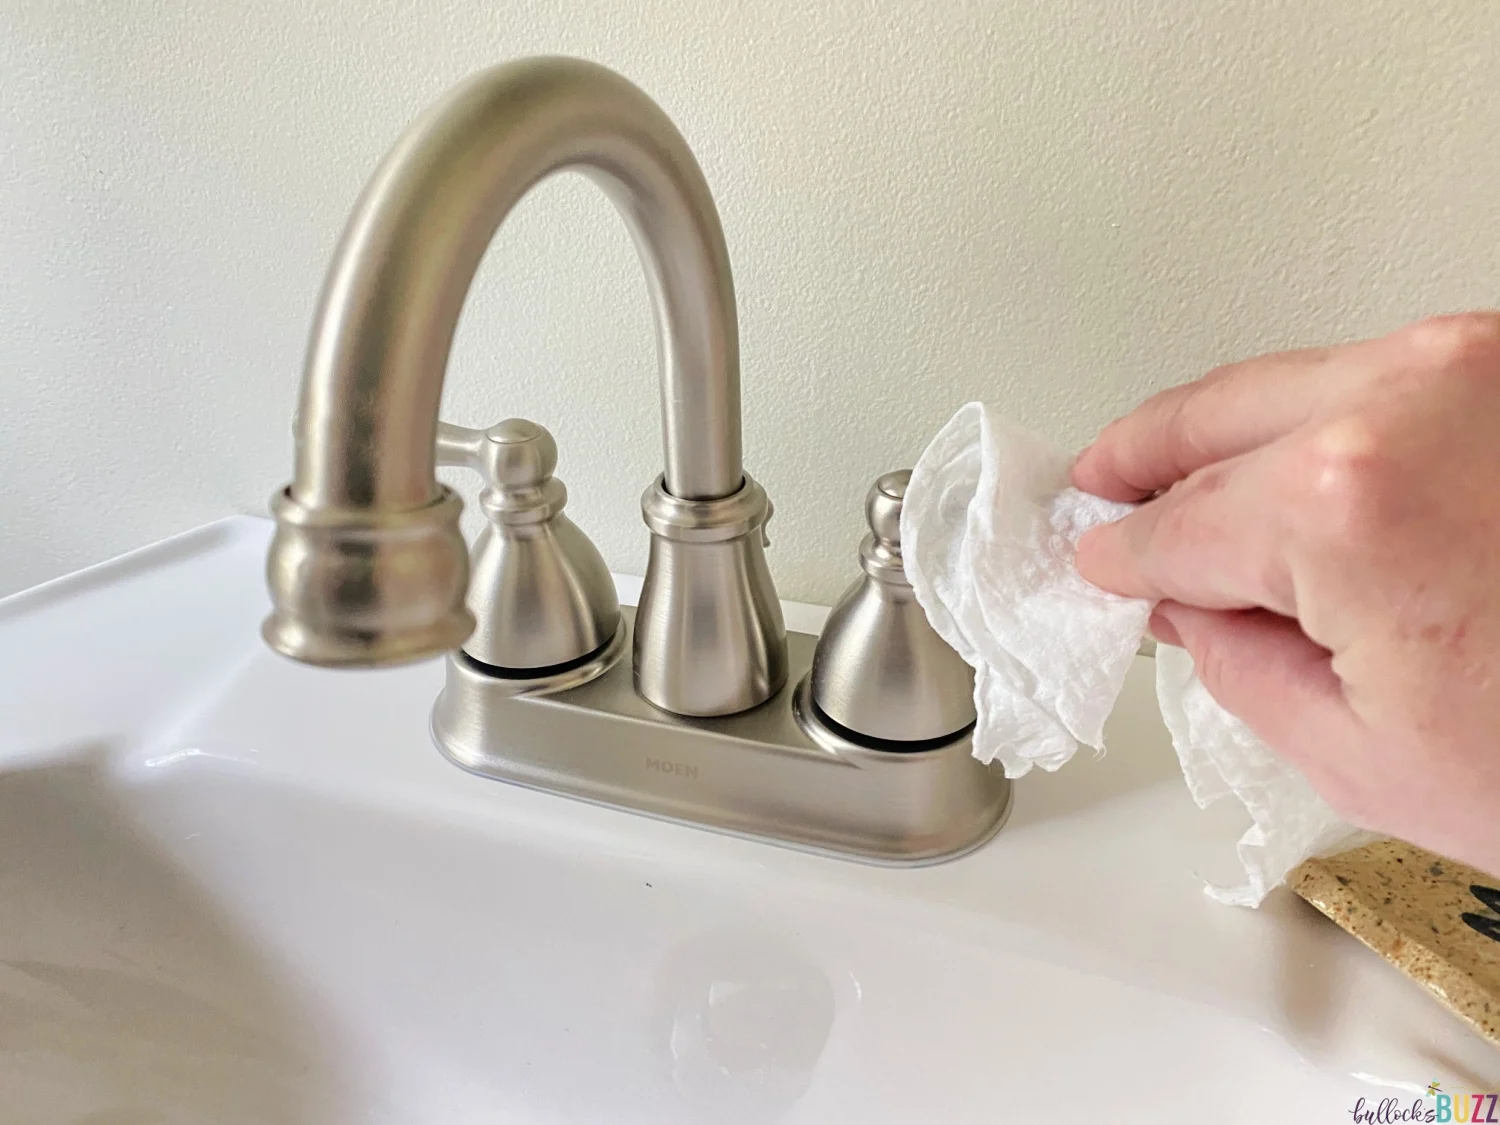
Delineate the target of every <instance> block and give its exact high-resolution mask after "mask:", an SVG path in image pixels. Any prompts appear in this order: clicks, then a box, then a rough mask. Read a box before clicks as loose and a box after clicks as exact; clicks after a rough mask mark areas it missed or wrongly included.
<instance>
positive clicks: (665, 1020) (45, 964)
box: [0, 518, 1500, 1125]
mask: <svg viewBox="0 0 1500 1125" xmlns="http://www.w3.org/2000/svg"><path fill="white" fill-rule="evenodd" d="M269 527H270V525H269V524H267V523H265V522H263V521H259V520H253V519H248V518H242V519H234V520H228V521H224V522H221V523H218V524H214V525H211V526H209V527H206V528H202V529H199V530H198V531H195V532H192V533H190V534H188V535H185V536H182V537H179V538H177V539H174V540H170V541H168V542H166V543H162V544H159V545H157V546H155V547H152V548H150V549H148V550H146V551H143V552H140V553H137V554H135V555H132V556H127V557H126V558H124V559H121V560H117V561H116V562H113V563H110V564H107V565H105V566H102V567H98V568H95V569H93V570H90V571H86V572H83V573H81V574H78V575H75V576H72V577H70V578H67V579H63V580H61V581H59V582H56V583H52V584H49V585H47V586H44V587H40V588H38V589H36V590H32V591H29V592H27V593H24V594H21V595H18V596H16V597H13V598H10V599H7V600H5V601H0V1121H3V1122H4V1123H5V1125H11V1123H24V1125H32V1123H52V1122H59V1123H61V1122H70V1123H71V1122H90V1123H95V1125H103V1123H106V1122H107V1123H110V1125H127V1123H128V1125H144V1123H147V1122H152V1123H157V1122H164V1123H173V1125H175V1123H178V1122H184V1123H187V1122H191V1123H193V1125H201V1123H205V1122H275V1123H279V1125H301V1123H314V1122H318V1123H321V1122H356V1121H357V1122H385V1121H390V1122H400V1123H402V1125H411V1123H417V1122H434V1123H442V1125H462V1123H467V1122H500V1121H504V1122H569V1123H574V1122H609V1123H626V1122H644V1123H652V1125H668V1123H676V1122H683V1123H703V1122H715V1123H716V1122H732V1123H760V1122H773V1121H774V1122H817V1123H830V1122H858V1123H859V1125H881V1123H886V1122H892V1123H896V1122H899V1123H903V1125H905V1123H912V1122H924V1123H925V1122H934V1123H959V1122H971V1121H972V1122H985V1123H987V1125H988V1123H993V1122H1012V1121H1014V1122H1041V1121H1055V1120H1070V1119H1077V1120H1099V1121H1150V1122H1171V1121H1183V1122H1194V1123H1199V1122H1202V1121H1205V1120H1213V1121H1218V1122H1239V1121H1244V1122H1251V1121H1254V1122H1266V1121H1277V1122H1298V1121H1308V1122H1324V1121H1327V1122H1333V1121H1340V1120H1344V1121H1348V1120H1350V1119H1351V1118H1350V1117H1349V1111H1350V1109H1351V1108H1352V1107H1353V1106H1354V1104H1355V1102H1356V1100H1357V1099H1358V1098H1360V1097H1364V1098H1366V1099H1367V1101H1368V1102H1375V1101H1378V1100H1379V1099H1380V1098H1381V1097H1388V1096H1399V1097H1401V1098H1402V1100H1403V1103H1409V1102H1410V1100H1411V1099H1412V1098H1413V1097H1415V1096H1417V1095H1419V1094H1420V1092H1421V1090H1423V1089H1425V1088H1426V1086H1427V1084H1428V1083H1429V1082H1430V1081H1432V1080H1434V1079H1438V1080H1441V1081H1442V1082H1443V1083H1444V1085H1445V1087H1447V1088H1450V1089H1452V1088H1463V1087H1468V1088H1471V1089H1489V1088H1493V1087H1494V1085H1495V1083H1496V1079H1497V1076H1500V1059H1497V1057H1496V1055H1495V1053H1494V1052H1493V1050H1491V1049H1490V1048H1488V1047H1487V1046H1486V1045H1484V1044H1483V1043H1482V1041H1480V1040H1479V1039H1478V1038H1477V1037H1476V1036H1474V1035H1473V1034H1472V1033H1470V1032H1469V1031H1468V1030H1467V1029H1466V1028H1465V1027H1464V1026H1463V1025H1462V1024H1460V1023H1459V1022H1458V1020H1456V1019H1455V1018H1453V1017H1451V1016H1449V1015H1448V1014H1447V1013H1446V1012H1445V1011H1443V1010H1442V1009H1441V1008H1440V1007H1438V1006H1437V1005H1436V1004H1435V1003H1433V1002H1432V1001H1431V1000H1430V999H1429V998H1428V997H1427V996H1425V995H1424V994H1423V993H1422V992H1421V991H1420V990H1419V989H1418V988H1417V987H1416V986H1415V985H1413V984H1411V983H1410V982H1408V981H1407V980H1406V979H1405V978H1404V977H1402V976H1400V975H1399V974H1397V973H1396V972H1395V971H1394V970H1392V969H1390V968H1389V967H1388V966H1386V965H1385V964H1384V963H1383V962H1381V961H1380V960H1379V959H1378V958H1377V957H1375V956H1374V955H1373V954H1371V953H1369V952H1367V951H1366V950H1365V949H1363V948H1362V947H1361V946H1359V945H1358V944H1357V943H1355V942H1354V941H1353V940H1352V939H1351V938H1348V937H1347V936H1346V935H1344V934H1343V933H1342V932H1341V931H1339V930H1337V929H1336V928H1334V927H1333V926H1332V925H1331V924H1328V923H1326V922H1325V921H1324V920H1323V919H1322V918H1321V917H1320V916H1318V915H1317V914H1316V913H1315V912H1314V911H1312V910H1311V908H1308V907H1306V906H1304V905H1303V904H1302V903H1301V902H1300V901H1298V900H1296V899H1295V898H1293V897H1292V896H1290V895H1287V894H1280V895H1278V896H1275V897H1273V899H1272V900H1271V901H1270V902H1268V904H1267V905H1266V907H1265V908H1264V909H1262V910H1260V911H1258V912H1252V911H1245V910H1239V909H1234V908H1229V907H1223V906H1219V905H1216V904H1215V903H1213V902H1211V901H1209V900H1208V899H1207V898H1205V897H1204V896H1203V894H1202V893H1201V882H1200V877H1199V875H1200V872H1199V871H1198V870H1197V868H1198V867H1199V866H1201V863H1200V858H1199V857H1200V855H1201V854H1202V851H1203V849H1204V848H1205V847H1206V846H1207V845H1210V844H1216V843H1221V842H1222V841H1223V840H1224V839H1225V835H1224V833H1225V828H1226V826H1225V825H1223V824H1218V823H1214V822H1213V821H1212V820H1211V818H1207V817H1205V816H1204V814H1202V813H1199V812H1198V811H1197V810H1196V809H1195V808H1194V807H1193V805H1192V803H1191V802H1190V800H1189V799H1188V796H1187V793H1186V791H1185V789H1184V787H1183V785H1182V781H1181V777H1180V775H1179V774H1178V773H1177V770H1176V765H1175V759H1174V758H1173V756H1172V753H1171V749H1170V747H1169V745H1168V744H1167V741H1166V737H1165V734H1164V732H1163V731H1162V729H1161V726H1160V722H1159V719H1158V718H1157V716H1156V714H1155V710H1154V703H1153V697H1152V692H1151V685H1150V668H1149V664H1147V663H1146V662H1144V661H1142V662H1140V663H1141V667H1138V668H1137V669H1136V670H1135V674H1134V675H1133V678H1132V681H1131V683H1130V685H1129V686H1128V688H1127V690H1126V693H1125V696H1124V698H1123V699H1122V702H1121V705H1120V708H1119V710H1118V713H1117V714H1116V716H1115V718H1114V720H1113V726H1112V728H1111V731H1110V734H1111V738H1112V747H1113V749H1112V752H1111V754H1110V755H1109V756H1108V757H1106V758H1104V759H1103V760H1101V761H1098V762H1093V761H1080V762H1077V763H1075V764H1074V765H1072V766H1070V767H1069V768H1068V769H1066V770H1064V771H1062V772H1061V773H1059V774H1057V775H1049V776H1041V777H1031V778H1027V779H1025V780H1024V781H1023V782H1021V783H1019V785H1018V788H1017V796H1016V808H1015V812H1014V814H1013V816H1012V817H1011V820H1010V824H1009V826H1008V827H1007V828H1006V829H1005V830H1004V831H1003V832H1001V834H1000V835H999V836H998V837H997V838H996V839H995V840H994V842H992V843H991V844H989V845H988V846H986V847H985V848H983V849H982V850H980V851H979V852H977V853H975V854H973V855H971V856H969V857H967V858H964V859H960V860H957V861H954V862H952V863H948V864H944V865H940V866H937V867H932V868H924V869H917V870H891V869H883V868H875V867H864V866H859V865H856V864H853V863H849V862H844V861H839V860H833V859H827V858H820V857H817V856H811V855H804V854H799V853H795V852H791V851H786V850H782V849H778V848H775V847H772V846H770V845H766V844H759V843H752V842H748V841H744V840H739V839H733V838H728V837H722V836H716V835H712V834H709V833H707V832H704V831H701V830H697V829H692V828H686V827H680V826H677V825H672V824H666V823H660V822H656V821H651V820H647V819H644V818H641V817H637V816H632V815H630V814H627V813H622V812H616V811H612V810H608V809H602V808H595V807H593V806H589V805H584V804H581V803H578V802H573V801H569V800H566V799H564V798H560V797H555V796H550V795H546V794H541V793H534V792H530V791H527V790H523V789H519V788H514V787H511V786H507V785H504V784H501V783H498V782H493V781H486V780H483V779H481V778H477V777H473V776H470V775H468V774H466V773H463V772H461V771H459V770H457V769H455V768H454V767H452V766H450V765H448V764H447V763H446V762H444V760H443V759H442V758H440V757H439V755H438V753H437V751H436V750H435V749H434V748H433V746H432V744H431V742H430V740H429V737H428V732H427V718H428V711H429V709H430V707H431V704H432V700H433V697H434V696H435V694H436V692H437V690H438V687H439V685H440V682H441V679H442V672H441V665H440V664H439V663H438V662H436V661H434V662H429V663H426V664H422V665H419V666H416V667H412V668H407V669H401V670H397V671H387V672H357V673H356V672H329V671H318V670H314V669H310V668H303V667H299V666H297V665H294V664H291V663H289V662H287V661H285V660H283V659H281V658H280V657H277V656H274V655H273V654H271V653H270V652H269V651H267V650H265V649H264V648H263V647H262V645H261V644H260V641H259V638H258V634H257V628H258V623H259V620H260V617H261V615H262V613H263V612H264V601H265V599H264V595H263V593H262V586H261V567H262V559H263V555H264V549H265V544H266V541H267V538H268V535H269ZM626 592H627V593H628V590H627V591H626ZM788 615H789V624H792V625H793V626H795V627H800V628H809V627H815V626H816V624H817V621H818V616H817V611H814V610H809V609H808V608H807V607H797V606H789V607H788ZM1230 835H1231V836H1232V835H1233V832H1232V831H1231V832H1230ZM1072 1115H1076V1116H1072Z"/></svg>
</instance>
